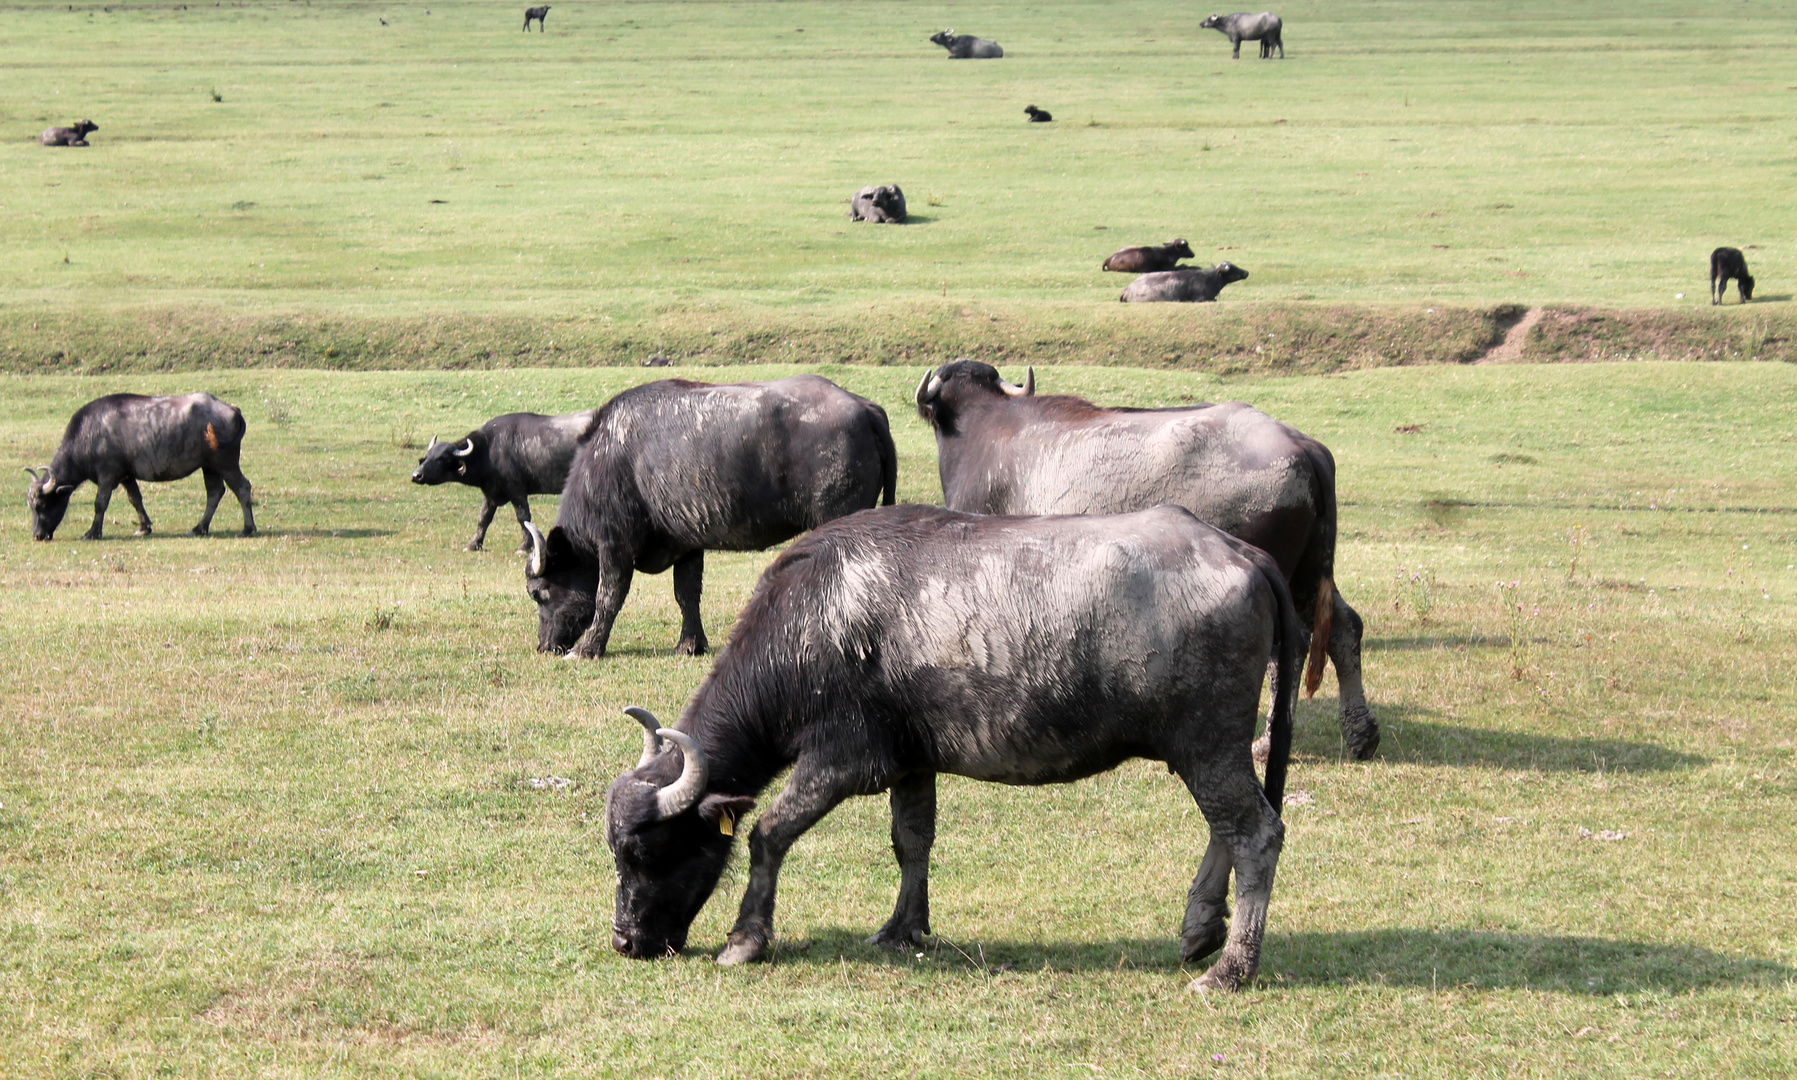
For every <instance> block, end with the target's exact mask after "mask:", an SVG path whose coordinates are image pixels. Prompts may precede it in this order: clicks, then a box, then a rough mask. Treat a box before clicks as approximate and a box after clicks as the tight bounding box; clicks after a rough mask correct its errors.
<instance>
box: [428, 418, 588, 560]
mask: <svg viewBox="0 0 1797 1080" xmlns="http://www.w3.org/2000/svg"><path fill="white" fill-rule="evenodd" d="M597 415H598V413H597V412H596V411H594V410H588V411H586V412H577V413H568V414H567V415H565V416H539V415H538V414H536V413H507V414H506V415H504V416H495V417H494V418H493V419H491V420H488V421H487V422H486V423H484V424H482V425H481V426H480V427H478V428H476V429H475V430H473V431H470V432H469V433H468V434H467V435H465V436H463V437H462V441H461V442H454V443H440V442H438V441H437V440H436V438H435V437H434V436H433V437H432V438H431V444H430V446H429V447H427V448H426V449H425V451H424V456H423V457H421V458H419V459H418V468H417V469H415V470H413V471H412V483H414V484H432V485H435V484H447V483H450V482H451V481H454V482H455V483H458V484H467V485H469V486H470V487H477V488H479V489H480V492H481V496H482V498H481V504H480V518H479V519H478V520H477V521H476V522H475V525H474V539H472V540H470V541H468V546H467V548H465V549H464V550H467V551H479V550H480V549H481V547H482V545H484V544H485V543H486V540H487V526H488V525H491V524H492V523H493V515H494V513H495V512H497V511H498V509H499V508H500V507H501V506H503V505H504V504H506V503H511V504H512V510H513V511H514V512H515V513H516V514H517V515H518V526H519V528H520V529H522V528H523V526H524V523H525V522H527V521H529V520H530V497H531V496H532V495H557V494H560V493H561V490H562V485H563V484H564V483H566V482H567V480H568V463H569V462H571V461H573V460H574V447H575V446H576V445H577V444H578V443H579V442H580V437H581V436H582V435H583V434H585V433H586V430H587V428H588V427H590V426H591V425H592V423H593V417H594V416H597ZM518 550H519V551H529V550H530V533H529V532H525V533H524V542H523V543H521V544H519V545H518Z"/></svg>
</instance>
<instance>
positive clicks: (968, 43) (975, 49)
mask: <svg viewBox="0 0 1797 1080" xmlns="http://www.w3.org/2000/svg"><path fill="white" fill-rule="evenodd" d="M930 41H932V42H933V43H935V44H937V45H940V46H942V47H943V48H945V49H947V50H948V58H949V59H950V60H996V59H998V58H999V57H1001V56H1003V55H1004V54H1005V51H1004V50H1003V49H1002V48H1000V47H999V45H998V42H996V41H987V40H986V39H985V38H978V37H974V36H973V35H972V34H957V33H955V32H954V31H953V30H944V31H942V32H941V33H940V34H932V35H931V36H930Z"/></svg>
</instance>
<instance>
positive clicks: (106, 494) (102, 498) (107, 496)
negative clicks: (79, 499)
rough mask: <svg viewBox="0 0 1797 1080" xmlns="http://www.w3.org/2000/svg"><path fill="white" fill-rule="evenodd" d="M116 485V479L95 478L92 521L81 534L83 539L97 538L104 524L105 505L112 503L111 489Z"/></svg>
mask: <svg viewBox="0 0 1797 1080" xmlns="http://www.w3.org/2000/svg"><path fill="white" fill-rule="evenodd" d="M117 485H118V481H117V480H110V479H108V480H96V481H94V487H96V488H98V489H99V490H97V491H95V492H94V523H93V524H92V525H90V526H88V530H87V531H86V532H84V533H82V534H81V539H83V540H98V539H99V538H100V532H101V530H102V529H103V528H104V527H105V525H106V507H107V506H109V505H110V504H111V503H112V489H113V488H114V487H116V486H117Z"/></svg>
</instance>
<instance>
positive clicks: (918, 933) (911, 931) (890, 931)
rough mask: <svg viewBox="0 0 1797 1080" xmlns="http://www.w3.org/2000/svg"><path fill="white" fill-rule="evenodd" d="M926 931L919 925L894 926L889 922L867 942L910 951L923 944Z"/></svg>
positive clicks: (883, 947) (884, 947)
mask: <svg viewBox="0 0 1797 1080" xmlns="http://www.w3.org/2000/svg"><path fill="white" fill-rule="evenodd" d="M924 933H925V931H923V930H920V929H918V928H917V927H894V926H892V925H890V924H889V925H887V926H884V927H882V928H881V929H880V932H879V933H877V934H875V935H874V936H873V937H870V938H868V939H867V943H868V944H869V945H878V946H879V947H880V948H882V949H904V950H905V951H907V952H908V951H910V950H912V949H915V948H917V947H918V946H919V945H922V944H923V936H924Z"/></svg>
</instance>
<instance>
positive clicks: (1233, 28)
mask: <svg viewBox="0 0 1797 1080" xmlns="http://www.w3.org/2000/svg"><path fill="white" fill-rule="evenodd" d="M1198 29H1200V30H1215V31H1217V32H1218V33H1220V34H1222V35H1223V36H1224V37H1226V38H1228V39H1229V43H1230V44H1231V45H1233V46H1235V51H1234V52H1233V53H1231V54H1230V55H1231V56H1232V57H1233V58H1234V59H1236V60H1240V59H1241V58H1242V42H1244V41H1258V42H1260V58H1261V59H1262V60H1265V59H1267V58H1268V57H1271V56H1272V55H1273V49H1274V48H1275V47H1277V48H1278V49H1279V59H1281V60H1284V59H1285V42H1284V41H1283V40H1282V39H1281V38H1280V36H1279V35H1280V32H1281V30H1282V29H1283V24H1282V23H1280V21H1279V16H1277V15H1275V14H1273V13H1272V12H1270V11H1263V12H1261V13H1260V14H1259V15H1250V14H1249V13H1248V12H1246V11H1238V12H1236V13H1235V14H1234V15H1212V16H1209V17H1208V18H1206V19H1205V20H1204V21H1203V22H1201V23H1199V24H1198Z"/></svg>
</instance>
